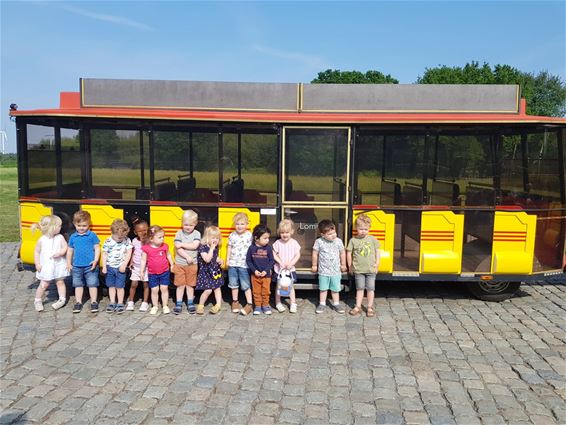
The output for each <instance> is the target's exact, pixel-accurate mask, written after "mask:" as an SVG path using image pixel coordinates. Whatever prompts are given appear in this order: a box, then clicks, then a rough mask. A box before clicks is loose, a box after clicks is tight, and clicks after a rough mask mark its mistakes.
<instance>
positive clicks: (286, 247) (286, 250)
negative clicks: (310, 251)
mask: <svg viewBox="0 0 566 425" xmlns="http://www.w3.org/2000/svg"><path fill="white" fill-rule="evenodd" d="M273 252H275V253H276V254H277V255H278V256H279V258H280V259H281V261H282V262H284V263H289V262H291V260H292V259H293V258H294V257H295V256H296V255H297V254H298V253H300V252H301V245H299V242H297V241H296V240H295V239H293V238H291V239H289V240H288V241H287V242H283V241H282V240H281V239H278V240H276V241H275V243H274V244H273ZM273 268H274V269H275V273H279V271H280V268H279V263H277V262H275V266H274V267H273ZM289 271H291V272H294V271H295V266H293V267H291V269H290V270H289Z"/></svg>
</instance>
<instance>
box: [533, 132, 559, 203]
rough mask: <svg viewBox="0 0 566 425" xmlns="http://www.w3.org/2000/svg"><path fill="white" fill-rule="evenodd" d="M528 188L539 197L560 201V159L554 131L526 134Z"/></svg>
mask: <svg viewBox="0 0 566 425" xmlns="http://www.w3.org/2000/svg"><path fill="white" fill-rule="evenodd" d="M527 152H528V158H529V159H528V161H527V169H528V172H529V181H528V187H527V188H528V189H529V190H530V192H531V194H533V195H534V196H538V197H540V198H541V199H542V198H547V199H548V200H550V201H558V202H560V161H559V157H558V134H557V132H556V131H544V132H540V133H531V134H529V135H528V136H527Z"/></svg>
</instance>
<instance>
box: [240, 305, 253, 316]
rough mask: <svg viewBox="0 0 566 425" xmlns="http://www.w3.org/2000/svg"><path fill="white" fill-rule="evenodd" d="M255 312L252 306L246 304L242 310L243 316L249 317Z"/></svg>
mask: <svg viewBox="0 0 566 425" xmlns="http://www.w3.org/2000/svg"><path fill="white" fill-rule="evenodd" d="M252 311H253V308H252V306H251V304H246V305H245V306H243V307H242V309H241V310H240V314H241V315H242V316H247V315H248V314H250V313H251V312H252Z"/></svg>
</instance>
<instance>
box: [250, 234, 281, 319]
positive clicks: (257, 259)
mask: <svg viewBox="0 0 566 425" xmlns="http://www.w3.org/2000/svg"><path fill="white" fill-rule="evenodd" d="M269 236H271V230H269V228H268V227H267V226H265V225H263V224H258V225H257V226H255V227H254V231H253V237H254V243H253V244H251V245H250V247H249V249H248V254H247V256H246V263H247V265H248V268H249V269H250V271H251V273H252V288H253V297H254V305H255V307H254V315H258V314H261V313H262V312H263V313H265V314H267V315H269V314H271V307H270V306H269V295H270V292H271V291H270V287H271V269H272V268H273V264H274V263H275V259H274V258H273V248H272V247H271V246H269Z"/></svg>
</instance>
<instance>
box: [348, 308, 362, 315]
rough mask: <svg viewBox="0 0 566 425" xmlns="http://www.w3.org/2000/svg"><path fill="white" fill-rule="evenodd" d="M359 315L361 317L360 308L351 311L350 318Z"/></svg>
mask: <svg viewBox="0 0 566 425" xmlns="http://www.w3.org/2000/svg"><path fill="white" fill-rule="evenodd" d="M359 315H360V308H359V307H358V306H356V307H354V308H353V309H351V310H350V316H359Z"/></svg>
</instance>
